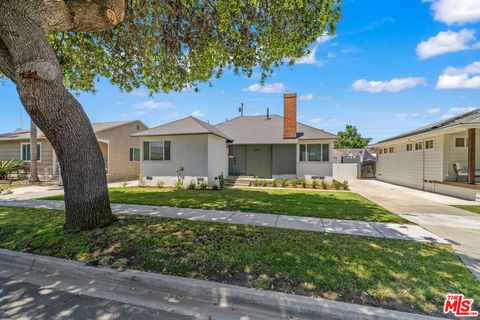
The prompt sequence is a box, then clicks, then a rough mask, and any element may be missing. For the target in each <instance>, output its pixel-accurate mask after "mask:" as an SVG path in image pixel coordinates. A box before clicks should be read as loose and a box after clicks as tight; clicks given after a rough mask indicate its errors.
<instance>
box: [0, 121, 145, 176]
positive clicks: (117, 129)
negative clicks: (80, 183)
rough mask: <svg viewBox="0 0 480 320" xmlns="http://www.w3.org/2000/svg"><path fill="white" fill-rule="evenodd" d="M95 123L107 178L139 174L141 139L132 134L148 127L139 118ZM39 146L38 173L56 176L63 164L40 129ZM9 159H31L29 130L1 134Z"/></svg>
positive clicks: (0, 149)
mask: <svg viewBox="0 0 480 320" xmlns="http://www.w3.org/2000/svg"><path fill="white" fill-rule="evenodd" d="M92 126H93V130H94V131H95V135H96V136H97V141H98V144H99V145H100V149H101V150H102V154H103V158H104V160H105V168H106V169H107V178H108V180H109V181H119V180H123V179H126V178H135V177H137V176H138V175H139V172H140V142H139V139H138V138H135V137H132V136H131V134H133V133H135V132H137V131H143V130H145V129H147V128H148V127H147V126H146V125H145V124H144V123H143V122H141V121H139V120H131V121H116V122H97V123H92ZM37 148H38V152H37V155H38V156H37V160H38V162H37V163H38V173H39V175H40V176H44V177H52V176H57V175H58V170H59V168H60V165H59V164H58V160H57V157H56V155H55V152H54V151H53V148H52V146H51V144H50V142H49V141H48V140H47V138H46V137H45V135H44V134H43V132H41V131H40V130H39V131H38V146H37ZM8 159H20V160H22V161H24V162H26V163H29V162H30V130H17V131H14V132H10V133H5V134H0V160H8ZM85 174H88V172H85Z"/></svg>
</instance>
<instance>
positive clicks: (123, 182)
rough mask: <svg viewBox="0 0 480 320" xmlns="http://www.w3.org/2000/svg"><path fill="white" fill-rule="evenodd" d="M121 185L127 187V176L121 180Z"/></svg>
mask: <svg viewBox="0 0 480 320" xmlns="http://www.w3.org/2000/svg"><path fill="white" fill-rule="evenodd" d="M121 186H122V188H126V187H128V179H127V178H125V180H123V181H122V183H121Z"/></svg>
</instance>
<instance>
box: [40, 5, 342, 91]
mask: <svg viewBox="0 0 480 320" xmlns="http://www.w3.org/2000/svg"><path fill="white" fill-rule="evenodd" d="M340 9H341V0H321V1H319V0H281V1H280V0H273V1H259V0H249V1H232V0H216V1H215V0H209V1H208V0H207V1H204V0H196V1H192V0H179V1H156V0H130V1H127V3H126V10H125V18H124V20H123V21H122V22H121V23H119V24H118V25H117V26H116V27H115V28H113V29H111V30H108V31H105V32H100V33H81V32H68V33H63V32H50V33H49V34H48V40H49V42H50V43H51V45H52V46H53V48H54V50H55V52H56V55H57V58H58V60H59V61H60V65H61V68H62V73H63V76H64V82H65V84H66V86H67V88H69V89H73V90H76V91H94V89H95V82H96V80H97V79H98V77H99V76H101V77H105V78H107V79H108V80H109V81H110V82H111V83H112V84H114V85H116V86H118V87H119V88H120V89H121V90H123V91H131V90H132V89H134V88H138V87H140V86H144V87H146V88H148V89H149V90H150V91H151V92H159V91H164V92H168V91H171V90H173V91H180V90H183V89H185V88H188V87H193V88H197V86H198V84H199V83H200V82H207V81H208V80H209V79H211V78H214V77H220V76H221V75H222V73H223V72H224V71H225V70H232V71H233V72H234V73H235V74H238V73H240V72H242V73H245V74H246V75H247V76H251V74H252V71H253V69H254V68H255V67H258V68H259V70H260V72H261V74H262V81H264V80H265V79H266V77H267V76H268V75H270V74H271V72H272V67H275V66H278V65H280V64H282V63H285V62H286V63H293V62H294V61H295V59H298V58H301V57H302V56H304V55H305V53H306V52H307V51H308V47H309V45H311V44H312V43H313V42H315V41H316V39H317V38H318V37H319V36H322V35H324V34H334V33H335V28H336V24H337V23H338V21H339V20H340Z"/></svg>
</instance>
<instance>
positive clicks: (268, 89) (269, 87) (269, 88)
mask: <svg viewBox="0 0 480 320" xmlns="http://www.w3.org/2000/svg"><path fill="white" fill-rule="evenodd" d="M243 91H245V92H260V93H281V92H284V91H285V85H284V84H283V82H275V83H267V84H265V85H263V86H262V85H260V84H258V83H256V84H252V85H251V86H249V87H248V88H245V89H243Z"/></svg>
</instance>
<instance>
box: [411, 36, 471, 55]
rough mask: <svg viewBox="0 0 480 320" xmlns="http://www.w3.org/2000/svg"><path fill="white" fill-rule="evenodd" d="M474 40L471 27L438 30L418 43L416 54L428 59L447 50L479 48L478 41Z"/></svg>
mask: <svg viewBox="0 0 480 320" xmlns="http://www.w3.org/2000/svg"><path fill="white" fill-rule="evenodd" d="M474 40H475V31H474V30H471V29H462V30H460V31H459V32H455V31H443V32H439V33H438V34H437V35H436V36H434V37H431V38H429V39H428V40H425V41H422V42H420V43H419V44H418V46H417V56H418V57H419V58H420V59H428V58H431V57H434V56H438V55H441V54H444V53H447V52H456V51H463V50H470V49H476V48H479V43H473V41H474Z"/></svg>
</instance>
